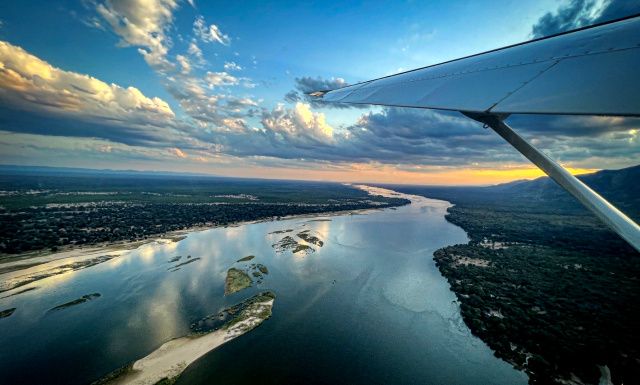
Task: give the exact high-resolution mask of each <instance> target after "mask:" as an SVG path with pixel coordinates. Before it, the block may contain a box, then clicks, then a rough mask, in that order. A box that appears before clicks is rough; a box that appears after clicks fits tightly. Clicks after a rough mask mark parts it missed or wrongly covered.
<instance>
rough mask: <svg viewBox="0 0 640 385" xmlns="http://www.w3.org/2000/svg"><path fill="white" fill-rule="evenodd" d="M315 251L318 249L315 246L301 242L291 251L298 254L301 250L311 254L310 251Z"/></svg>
mask: <svg viewBox="0 0 640 385" xmlns="http://www.w3.org/2000/svg"><path fill="white" fill-rule="evenodd" d="M315 251H316V250H315V249H314V248H313V247H311V246H308V245H300V244H299V245H297V246H296V247H295V248H294V249H293V251H291V252H292V253H294V254H296V253H301V252H304V253H305V254H309V253H313V252H315Z"/></svg>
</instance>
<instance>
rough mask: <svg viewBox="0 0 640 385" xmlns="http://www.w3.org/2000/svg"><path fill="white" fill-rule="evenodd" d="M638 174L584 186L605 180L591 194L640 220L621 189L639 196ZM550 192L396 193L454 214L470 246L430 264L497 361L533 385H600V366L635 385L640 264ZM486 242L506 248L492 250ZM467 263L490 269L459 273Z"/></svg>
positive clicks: (639, 369) (535, 186)
mask: <svg viewBox="0 0 640 385" xmlns="http://www.w3.org/2000/svg"><path fill="white" fill-rule="evenodd" d="M638 172H640V168H639V167H635V168H630V169H625V170H621V172H619V173H618V174H616V172H611V171H607V172H602V173H597V174H594V175H591V176H585V177H584V180H585V181H596V182H598V183H600V182H602V180H604V181H605V182H602V184H600V185H598V186H595V185H594V186H593V187H594V188H596V187H598V188H599V189H600V190H599V192H601V193H602V194H603V195H605V196H608V197H609V198H610V199H612V200H613V201H616V200H617V202H616V203H617V204H618V205H620V207H624V208H625V210H626V211H627V212H628V213H629V214H631V215H632V216H635V218H636V219H637V218H638V215H637V214H638V213H640V202H639V201H638V198H639V196H638V195H634V194H629V193H625V192H624V191H623V189H622V187H623V186H628V188H629V191H637V188H638V186H639V184H638V183H637V180H638V179H635V180H630V179H628V178H629V176H630V175H631V176H633V175H636V174H637V173H638ZM599 174H600V175H599ZM603 175H604V176H603ZM547 182H549V181H548V180H545V179H541V180H536V181H533V182H518V183H512V184H508V185H499V186H493V187H488V188H467V189H466V190H465V188H430V187H425V188H420V187H406V188H405V187H397V190H400V191H402V192H407V193H414V194H419V195H424V196H427V197H430V198H434V197H435V198H440V199H446V200H449V201H450V202H452V203H454V204H455V206H454V207H452V208H450V209H449V213H448V215H447V219H448V220H449V221H450V222H453V223H455V224H457V225H459V226H460V227H462V228H463V229H464V230H465V231H467V233H468V234H469V237H470V238H471V242H470V243H469V244H466V245H455V246H450V247H446V248H444V249H440V250H438V251H436V252H435V254H434V258H435V260H436V264H437V265H438V267H439V269H440V271H441V272H442V274H443V275H444V276H445V277H446V278H447V279H448V281H449V283H450V285H451V288H452V290H453V291H454V292H455V293H456V295H457V297H458V300H459V302H460V308H461V313H462V317H463V319H464V321H465V322H466V324H467V325H468V326H469V328H470V329H471V331H472V332H473V333H474V334H475V335H477V336H479V337H480V338H482V339H483V340H484V341H485V342H486V343H487V344H488V345H489V346H490V347H491V348H492V349H494V350H495V352H496V355H497V356H498V357H501V358H503V359H505V360H507V361H509V362H511V363H512V364H514V366H516V367H518V368H521V369H524V370H526V371H527V373H528V374H529V378H530V382H531V383H533V384H548V383H557V379H559V378H565V379H566V378H569V377H570V375H571V374H572V373H573V374H574V375H577V376H578V377H579V378H580V379H581V380H582V381H584V382H585V383H593V384H595V383H598V379H599V377H600V372H599V370H598V365H607V366H608V367H609V368H610V369H611V373H612V380H613V383H614V384H616V385H618V384H621V383H625V384H629V383H634V382H635V381H637V379H638V378H640V333H638V325H640V301H638V297H639V296H640V254H639V253H638V252H636V251H635V250H634V249H633V248H631V247H630V246H629V245H628V244H626V242H624V241H623V240H622V239H620V238H619V237H618V236H617V235H616V234H615V233H613V232H611V231H609V230H608V229H606V228H605V227H604V225H602V224H601V223H600V222H599V221H598V220H597V219H596V218H595V217H594V216H592V215H591V214H590V213H588V212H586V211H585V210H583V209H582V208H580V207H579V206H577V205H576V204H575V203H573V202H568V200H567V199H566V197H564V196H563V194H564V193H563V192H562V191H561V190H560V191H558V189H557V187H555V186H553V185H552V184H550V183H552V182H549V183H547ZM606 183H611V185H610V186H609V187H608V186H607V185H606ZM634 189H635V190H634ZM498 192H499V193H498ZM569 199H571V198H570V197H569ZM485 239H486V240H488V241H498V242H507V247H506V248H501V245H498V246H499V247H496V248H495V249H494V248H491V247H488V245H487V244H486V243H485V244H484V245H483V244H481V242H482V241H483V240H485ZM461 257H467V258H474V259H482V260H486V261H489V265H488V266H487V267H480V266H474V265H463V264H459V263H455V261H456V259H459V258H461ZM496 312H499V314H500V315H501V316H502V318H501V317H499V316H496ZM527 357H529V358H528V359H527Z"/></svg>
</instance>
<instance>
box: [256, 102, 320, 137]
mask: <svg viewBox="0 0 640 385" xmlns="http://www.w3.org/2000/svg"><path fill="white" fill-rule="evenodd" d="M261 122H262V125H263V127H264V128H266V129H268V130H270V131H272V132H274V133H276V134H279V135H281V136H282V137H284V139H285V140H286V141H287V142H290V143H294V144H307V143H309V142H317V143H331V142H332V141H333V128H332V127H331V126H330V125H329V124H327V122H326V120H325V116H324V114H323V113H317V112H313V111H311V108H310V107H309V105H308V104H305V103H296V104H295V106H294V107H293V108H292V109H287V108H285V107H284V105H283V104H279V105H278V106H277V107H276V108H275V109H273V110H272V111H265V112H263V115H262V120H261Z"/></svg>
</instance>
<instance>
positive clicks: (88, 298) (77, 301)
mask: <svg viewBox="0 0 640 385" xmlns="http://www.w3.org/2000/svg"><path fill="white" fill-rule="evenodd" d="M100 297H101V295H100V293H92V294H85V295H83V296H82V297H80V298H78V299H74V300H73V301H69V302H66V303H63V304H62V305H58V306H56V307H54V308H51V309H50V310H49V311H50V312H51V311H57V310H63V309H66V308H69V307H72V306H76V305H80V304H82V303H85V302H89V301H91V300H94V299H96V298H100Z"/></svg>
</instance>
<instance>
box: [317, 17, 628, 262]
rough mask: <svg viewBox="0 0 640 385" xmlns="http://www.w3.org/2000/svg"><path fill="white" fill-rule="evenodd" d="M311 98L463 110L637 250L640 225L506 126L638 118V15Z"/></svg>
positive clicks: (320, 92) (320, 91)
mask: <svg viewBox="0 0 640 385" xmlns="http://www.w3.org/2000/svg"><path fill="white" fill-rule="evenodd" d="M310 95H311V96H315V97H320V98H322V99H323V100H325V101H328V102H335V103H350V104H377V105H384V106H398V107H416V108H431V109H442V110H454V111H460V112H462V113H463V114H464V115H466V116H468V117H469V118H471V119H474V120H477V121H479V122H482V123H484V124H485V125H486V126H488V127H491V128H492V129H493V130H494V131H495V132H496V133H497V134H498V135H500V136H501V137H502V138H504V139H505V140H506V141H507V142H508V143H509V144H511V145H512V146H513V147H514V148H515V149H516V150H518V151H519V152H520V153H521V154H522V155H524V156H525V157H527V159H529V160H530V161H531V162H532V163H534V164H535V165H536V166H538V167H539V168H540V169H542V170H543V171H544V172H545V173H546V174H547V175H549V176H550V177H551V178H552V179H553V180H555V181H556V182H557V183H558V184H559V185H560V186H561V187H562V188H564V189H565V190H566V191H567V192H569V193H570V194H571V195H573V196H574V197H575V198H576V199H577V200H578V201H580V203H582V204H583V205H584V206H585V207H586V208H587V209H589V210H591V211H592V212H593V213H594V214H596V216H598V217H599V218H600V219H601V220H602V221H603V222H604V223H605V224H606V225H607V226H609V227H610V228H611V229H612V230H613V231H615V232H616V233H618V234H619V235H620V236H621V237H622V238H624V239H625V240H626V241H627V242H629V244H630V245H631V246H633V247H634V248H635V249H636V250H638V251H640V226H638V224H636V223H635V222H634V221H633V220H631V219H630V218H629V217H627V216H626V215H625V214H624V213H622V212H621V211H619V210H618V209H616V208H615V207H614V206H613V205H611V204H610V203H609V202H607V201H606V200H605V199H604V198H603V197H601V196H600V195H599V194H598V193H596V192H595V191H593V190H591V189H590V188H589V186H587V185H585V184H584V183H582V182H581V181H580V180H579V179H577V178H576V177H575V176H573V175H571V173H569V172H568V171H567V170H565V169H564V168H563V167H562V166H560V165H559V164H558V163H557V162H555V161H554V160H553V159H551V158H550V157H548V156H547V155H546V154H544V153H543V152H542V151H540V150H539V149H537V148H535V147H534V146H533V145H531V144H530V143H529V142H527V141H526V140H525V139H524V138H522V137H521V136H520V135H518V134H517V133H516V132H515V131H514V130H513V129H512V128H511V127H509V125H507V124H506V123H505V122H504V117H505V116H508V115H510V114H558V115H560V114H573V115H607V116H638V117H640V15H636V16H633V17H628V18H625V19H621V20H617V21H613V22H609V23H603V24H600V25H595V26H591V27H586V28H581V29H578V30H574V31H570V32H566V33H562V34H558V35H555V36H551V37H548V38H543V39H537V40H532V41H530V42H526V43H522V44H516V45H513V46H509V47H505V48H501V49H497V50H493V51H489V52H485V53H481V54H477V55H473V56H468V57H465V58H461V59H457V60H452V61H449V62H446V63H441V64H436V65H433V66H429V67H424V68H419V69H416V70H413V71H408V72H403V73H400V74H397V75H391V76H387V77H384V78H380V79H375V80H370V81H367V82H362V83H358V84H354V85H351V86H347V87H343V88H339V89H336V90H331V91H326V90H318V91H316V92H312V93H311V94H310Z"/></svg>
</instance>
